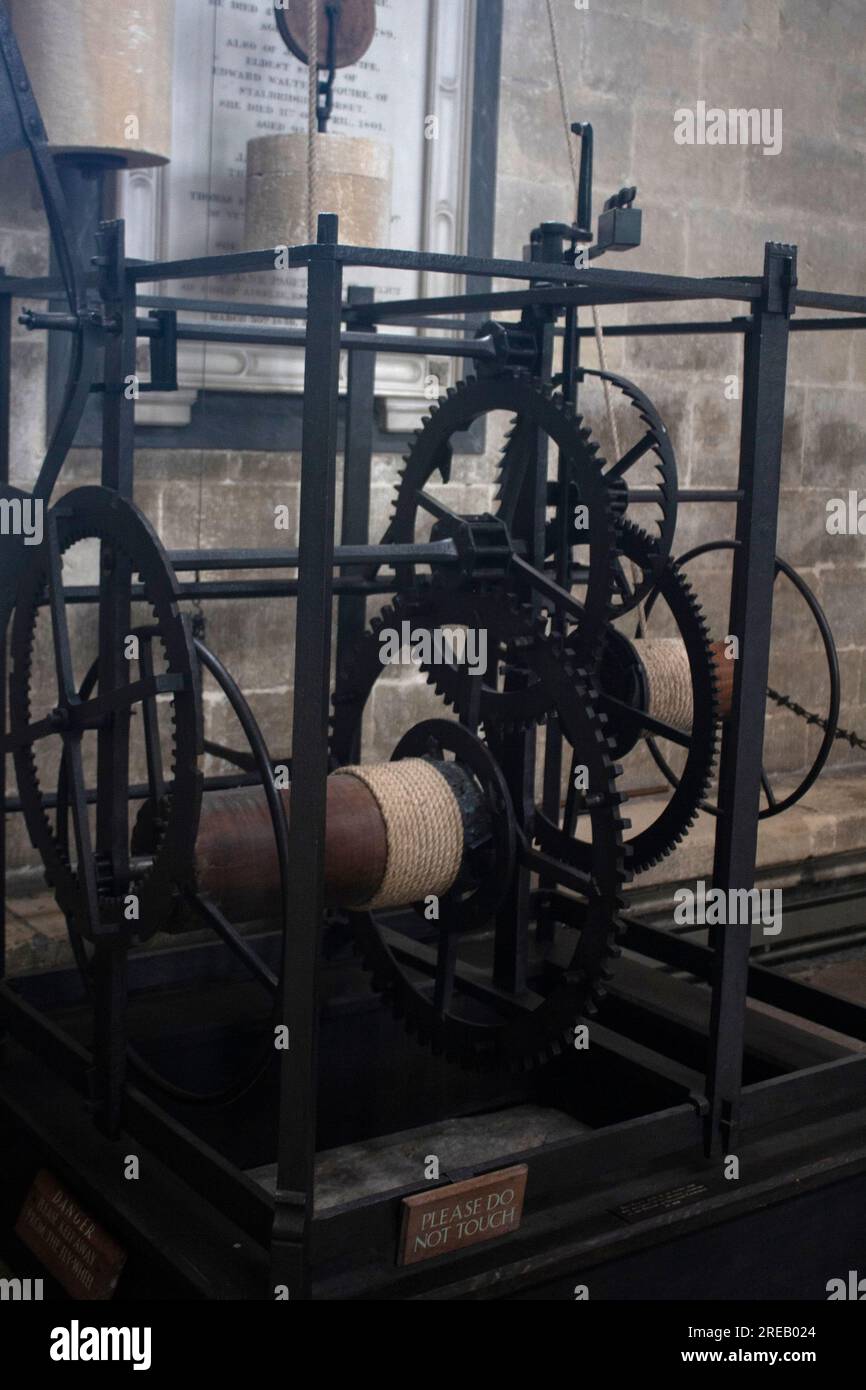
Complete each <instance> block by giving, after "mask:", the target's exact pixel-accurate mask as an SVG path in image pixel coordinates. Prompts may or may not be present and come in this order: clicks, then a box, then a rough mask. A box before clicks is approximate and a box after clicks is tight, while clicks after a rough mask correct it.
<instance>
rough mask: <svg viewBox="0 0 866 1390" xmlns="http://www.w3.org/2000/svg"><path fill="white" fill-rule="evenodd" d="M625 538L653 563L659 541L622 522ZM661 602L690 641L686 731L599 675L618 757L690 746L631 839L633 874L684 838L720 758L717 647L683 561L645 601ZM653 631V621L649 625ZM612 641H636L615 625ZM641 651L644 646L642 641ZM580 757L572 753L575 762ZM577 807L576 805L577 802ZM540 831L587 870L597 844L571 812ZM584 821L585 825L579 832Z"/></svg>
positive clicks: (625, 546)
mask: <svg viewBox="0 0 866 1390" xmlns="http://www.w3.org/2000/svg"><path fill="white" fill-rule="evenodd" d="M620 542H621V545H622V552H623V554H624V555H625V556H626V558H627V559H629V560H631V561H632V562H633V563H634V564H635V565H637V566H638V567H640V568H643V567H644V566H645V565H647V564H648V563H649V556H650V552H651V545H652V542H651V540H650V538H649V537H648V536H645V535H644V534H643V532H642V531H640V530H639V529H638V528H637V527H636V526H632V525H631V523H630V522H628V521H626V522H623V525H622V530H621V536H620ZM660 601H661V602H662V603H663V604H664V606H665V607H666V608H667V610H668V614H669V618H672V620H673V626H674V629H675V635H676V637H677V638H678V639H679V640H680V641H681V642H682V643H683V644H684V647H685V653H686V655H687V657H688V681H689V683H690V690H689V692H688V693H689V696H690V700H689V703H690V705H691V727H690V728H689V729H686V730H683V729H681V728H678V727H675V726H673V725H671V724H669V723H666V722H665V721H663V720H661V721H660V720H659V719H658V718H655V717H653V715H652V712H651V710H647V709H646V701H645V700H635V702H634V703H631V702H629V701H628V700H626V699H623V698H622V693H621V691H619V690H618V688H617V682H615V681H611V680H609V679H607V676H608V669H607V665H606V662H605V660H604V659H603V661H602V665H601V671H600V675H599V680H600V682H601V684H602V690H603V693H602V695H601V697H600V700H599V709H600V710H601V711H602V712H603V713H604V714H605V716H606V718H607V733H608V734H609V735H610V736H611V738H612V741H613V752H614V755H615V756H617V757H619V756H622V755H623V753H624V752H628V751H629V750H630V748H631V747H633V746H634V745H635V743H637V742H639V741H643V740H647V741H649V740H650V739H652V740H659V739H661V740H667V743H668V744H674V745H676V746H678V747H680V748H683V749H685V750H686V758H685V763H684V765H683V768H682V771H681V773H680V774H679V780H678V782H677V784H676V786H675V787H674V789H673V793H672V795H671V796H670V798H669V799H668V801H667V802H666V803H665V805H664V807H663V808H662V810H661V811H660V812H659V814H658V815H657V816H656V817H655V819H654V820H653V821H652V822H651V823H650V824H649V825H647V826H645V827H644V828H643V829H641V830H638V831H636V832H635V833H634V834H633V835H632V836H631V837H630V838H628V839H627V840H626V845H627V847H628V849H629V851H630V859H629V867H630V869H631V870H632V872H633V873H636V874H637V873H640V872H641V871H642V870H644V869H648V868H651V867H652V865H654V864H657V863H658V861H659V860H660V859H663V858H664V857H665V856H666V855H668V854H670V853H671V852H672V851H673V850H674V849H675V848H676V846H677V845H678V844H679V843H680V841H681V840H682V839H683V838H684V837H685V835H686V833H687V831H688V829H689V827H690V826H691V825H692V823H693V822H694V820H695V818H696V816H697V814H698V811H699V809H700V806H701V803H702V801H703V799H704V797H705V796H706V793H707V789H708V787H709V785H710V781H711V778H712V774H713V769H714V766H715V761H716V750H717V742H718V690H717V680H716V668H715V661H714V657H713V650H712V646H711V644H710V638H709V631H708V629H707V625H706V622H705V620H704V615H703V612H702V610H701V607H700V604H699V603H698V601H697V599H696V598H695V596H694V592H693V590H692V586H691V584H690V583H689V581H688V580H687V579H686V577H685V575H684V574H683V573H682V572H681V570H680V569H679V568H678V566H677V565H676V564H671V563H670V561H668V562H667V563H666V564H665V565H664V566H663V568H662V570H661V572H660V574H659V575H658V577H657V580H656V586H655V589H654V590H653V593H652V594H651V595H650V598H649V600H648V602H647V605H646V616H647V620H648V623H649V618H650V616H651V614H652V611H653V608H654V607H655V605H656V604H657V603H658V602H660ZM649 630H650V632H651V630H652V624H649ZM608 631H609V637H610V638H612V642H611V645H614V644H615V645H616V647H619V646H620V645H624V646H625V647H628V646H629V643H628V639H626V638H624V637H623V636H622V635H621V634H620V633H618V632H617V630H616V629H614V628H610V629H609V630H608ZM637 650H639V643H638V644H637ZM580 762H581V758H580V755H579V752H577V751H576V750H573V765H578V764H580ZM574 809H575V810H576V809H577V807H576V806H575V807H574ZM536 824H537V834H538V838H539V842H540V843H541V845H542V847H543V848H544V849H545V850H546V851H547V852H548V853H550V854H555V855H557V856H558V857H560V858H562V859H563V860H564V862H566V863H569V864H572V865H574V866H575V867H576V868H583V869H586V868H587V867H588V866H589V864H590V863H591V860H592V848H591V845H590V844H589V843H587V842H585V841H584V840H583V839H582V838H580V835H579V834H578V835H577V836H576V835H575V833H574V829H573V827H572V826H571V825H569V824H568V815H567V813H566V817H565V822H564V824H563V825H562V826H554V825H553V824H552V823H551V822H549V821H548V820H546V819H545V817H543V816H541V815H539V817H538V818H537V822H536ZM579 829H580V823H579V822H578V831H579Z"/></svg>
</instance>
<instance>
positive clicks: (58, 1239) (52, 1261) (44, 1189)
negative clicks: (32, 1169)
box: [15, 1168, 126, 1299]
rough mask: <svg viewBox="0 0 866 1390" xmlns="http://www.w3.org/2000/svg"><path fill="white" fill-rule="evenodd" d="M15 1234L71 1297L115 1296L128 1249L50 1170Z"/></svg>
mask: <svg viewBox="0 0 866 1390" xmlns="http://www.w3.org/2000/svg"><path fill="white" fill-rule="evenodd" d="M15 1234H16V1235H17V1236H18V1237H19V1238H20V1239H21V1240H23V1242H24V1244H25V1245H26V1246H27V1247H28V1248H29V1249H30V1250H32V1251H33V1254H34V1255H35V1256H36V1258H37V1259H38V1260H41V1262H42V1264H43V1265H44V1266H45V1268H46V1269H47V1271H48V1273H49V1274H51V1275H53V1277H54V1278H55V1279H56V1280H57V1282H58V1283H59V1284H62V1285H63V1287H64V1289H65V1290H66V1292H67V1293H68V1294H69V1295H70V1297H71V1298H79V1299H108V1298H111V1296H112V1294H113V1293H114V1290H115V1289H116V1287H117V1281H118V1279H119V1278H120V1272H121V1270H122V1269H123V1266H124V1265H125V1263H126V1251H125V1250H124V1249H123V1247H122V1246H121V1245H118V1243H117V1241H116V1240H115V1239H114V1237H113V1236H110V1235H109V1234H108V1232H107V1231H106V1230H105V1228H104V1227H103V1226H100V1225H99V1224H98V1222H96V1221H94V1220H93V1218H92V1217H91V1216H89V1215H88V1214H87V1212H86V1211H84V1209H83V1208H82V1207H80V1206H79V1205H78V1202H77V1201H76V1200H75V1198H74V1197H72V1196H70V1194H69V1193H68V1192H67V1191H66V1189H65V1188H64V1187H62V1186H61V1185H60V1183H59V1182H58V1181H57V1179H56V1178H55V1177H52V1175H51V1174H50V1173H49V1172H47V1171H46V1169H44V1168H43V1169H42V1171H41V1172H39V1173H37V1174H36V1177H35V1179H34V1181H33V1186H32V1187H31V1189H30V1191H29V1192H28V1193H27V1196H26V1197H25V1199H24V1205H23V1206H22V1208H21V1211H20V1214H19V1216H18V1220H17V1222H16V1223H15Z"/></svg>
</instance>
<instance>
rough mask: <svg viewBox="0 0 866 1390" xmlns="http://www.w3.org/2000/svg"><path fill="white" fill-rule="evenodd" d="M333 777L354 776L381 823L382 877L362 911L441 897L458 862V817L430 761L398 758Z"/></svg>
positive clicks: (342, 771)
mask: <svg viewBox="0 0 866 1390" xmlns="http://www.w3.org/2000/svg"><path fill="white" fill-rule="evenodd" d="M333 775H334V776H348V777H357V778H358V780H359V781H360V782H363V783H364V785H365V786H366V787H367V788H368V790H369V791H371V792H372V794H373V796H374V797H375V799H376V801H377V803H378V806H379V810H380V811H381V813H382V819H383V821H384V822H385V831H386V836H387V843H388V850H387V860H386V864H385V873H384V875H383V877H382V881H381V883H380V884H379V887H378V888H377V889H376V892H375V893H374V894H373V896H372V897H371V898H370V900H369V902H366V903H362V904H360V905H359V910H364V909H368V908H385V907H405V906H406V905H407V904H408V903H414V902H418V901H419V900H420V899H422V898H425V897H429V896H431V895H434V896H439V895H441V894H442V893H446V892H447V891H448V889H449V888H450V887H451V886H452V885H453V883H454V881H455V879H456V878H457V875H458V873H459V872H460V866H461V864H462V862H463V851H464V832H463V816H462V814H461V811H460V806H459V804H458V802H457V798H456V797H455V795H454V792H453V791H452V789H451V787H450V786H449V784H448V782H447V781H446V780H445V778H444V777H443V776H442V774H441V773H440V772H437V770H436V765H435V763H432V762H429V761H428V760H427V759H425V758H401V759H400V760H399V761H397V762H394V763H370V764H368V765H367V766H365V767H358V766H353V767H341V768H338V770H337V772H335V773H334V774H333Z"/></svg>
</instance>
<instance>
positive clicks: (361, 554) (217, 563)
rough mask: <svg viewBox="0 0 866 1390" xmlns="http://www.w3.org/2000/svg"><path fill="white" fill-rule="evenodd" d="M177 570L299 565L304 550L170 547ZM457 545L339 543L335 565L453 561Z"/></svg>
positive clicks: (170, 558) (441, 562)
mask: <svg viewBox="0 0 866 1390" xmlns="http://www.w3.org/2000/svg"><path fill="white" fill-rule="evenodd" d="M168 558H169V560H170V561H171V563H172V565H173V566H174V568H175V569H176V570H179V571H180V570H243V569H297V567H298V561H299V558H300V551H299V550H298V549H297V548H296V547H292V549H286V550H170V551H169V552H168ZM457 558H458V556H457V547H456V545H455V544H454V542H453V541H451V540H443V541H428V542H427V543H426V544H419V545H414V544H413V543H411V542H409V543H407V544H406V545H335V546H334V564H335V565H338V564H339V565H367V564H377V565H411V564H416V565H453V564H454V563H455V562H456V560H457Z"/></svg>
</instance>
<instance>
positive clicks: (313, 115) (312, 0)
mask: <svg viewBox="0 0 866 1390" xmlns="http://www.w3.org/2000/svg"><path fill="white" fill-rule="evenodd" d="M318 104H319V0H307V239H308V240H309V241H310V242H313V241H315V240H316V213H317V211H318V206H319V189H318V184H319V163H318V146H317V144H316V139H317V136H318V115H317V112H318Z"/></svg>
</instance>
